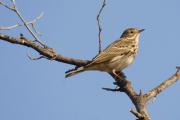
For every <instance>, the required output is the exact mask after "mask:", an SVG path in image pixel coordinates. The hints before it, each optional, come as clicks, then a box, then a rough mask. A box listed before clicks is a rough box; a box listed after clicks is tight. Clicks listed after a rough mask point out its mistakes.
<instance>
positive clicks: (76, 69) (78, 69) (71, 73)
mask: <svg viewBox="0 0 180 120" xmlns="http://www.w3.org/2000/svg"><path fill="white" fill-rule="evenodd" d="M83 71H84V67H83V66H82V67H78V68H75V69H71V70H68V71H66V73H65V77H66V78H67V77H71V76H73V75H76V74H78V73H80V72H83Z"/></svg>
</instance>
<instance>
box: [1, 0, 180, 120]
mask: <svg viewBox="0 0 180 120" xmlns="http://www.w3.org/2000/svg"><path fill="white" fill-rule="evenodd" d="M12 2H13V7H9V6H8V5H6V4H4V3H2V2H0V5H3V6H4V7H6V8H8V9H10V10H12V11H14V12H16V14H17V15H18V16H19V18H20V19H21V20H22V22H23V24H24V26H25V27H26V28H27V29H28V30H29V32H30V33H31V35H32V36H33V37H34V38H35V41H34V40H29V39H26V38H25V37H24V36H23V35H21V36H20V37H18V38H15V37H11V36H8V35H4V34H0V40H3V41H6V42H9V43H12V44H18V45H22V46H26V47H30V48H32V49H34V50H35V51H37V52H38V53H39V54H40V57H37V58H33V57H31V56H29V58H30V59H32V60H39V59H41V58H46V59H49V60H55V61H58V62H62V63H66V64H71V65H75V66H83V65H86V64H88V63H89V62H90V61H89V60H80V59H74V58H70V57H66V56H63V55H60V54H58V53H57V52H56V51H55V50H54V49H53V48H50V47H48V46H47V45H44V44H43V43H41V42H40V40H39V38H38V37H37V36H36V34H35V33H34V32H33V31H32V30H31V29H30V27H29V26H28V25H29V24H28V22H27V21H25V20H24V18H23V17H22V16H21V14H20V13H19V11H18V9H17V6H16V4H15V0H12ZM105 5H106V0H104V2H103V5H102V7H101V9H100V11H99V13H98V15H97V21H98V27H99V52H101V41H102V38H101V31H102V28H101V25H100V20H99V17H100V14H101V12H102V10H103V8H104V7H105ZM13 27H14V26H13ZM116 73H117V74H118V76H117V75H114V74H113V73H109V74H110V75H111V76H112V77H113V79H114V81H115V82H114V84H115V85H116V86H118V88H116V89H111V88H104V90H108V91H120V92H124V93H126V95H127V96H128V97H129V98H130V100H131V101H132V103H133V104H134V106H135V108H136V109H131V110H130V112H131V113H132V114H133V115H135V116H136V117H137V118H138V120H150V117H149V115H148V112H147V109H146V105H147V102H148V101H149V100H150V99H151V98H153V97H155V96H157V95H158V94H159V93H160V92H162V91H163V90H165V89H166V88H167V87H169V86H170V85H172V84H173V83H175V82H176V81H177V80H178V79H180V67H177V71H176V73H175V74H174V75H172V76H171V77H170V78H169V79H167V80H166V81H164V82H162V83H161V84H160V85H158V86H157V87H155V88H153V89H152V90H150V91H149V92H147V93H145V94H142V92H141V91H140V93H137V92H136V91H135V90H134V88H133V86H132V85H131V82H130V81H129V80H127V79H126V76H125V75H124V74H123V73H122V72H121V71H116Z"/></svg>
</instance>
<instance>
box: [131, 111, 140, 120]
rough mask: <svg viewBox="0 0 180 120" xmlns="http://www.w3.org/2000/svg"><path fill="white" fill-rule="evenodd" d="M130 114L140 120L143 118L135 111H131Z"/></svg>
mask: <svg viewBox="0 0 180 120" xmlns="http://www.w3.org/2000/svg"><path fill="white" fill-rule="evenodd" d="M130 112H131V113H132V114H133V115H135V116H136V117H137V118H140V119H142V118H143V116H142V115H141V113H139V112H137V111H136V110H133V109H131V110H130Z"/></svg>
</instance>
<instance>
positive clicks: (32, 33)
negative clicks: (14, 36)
mask: <svg viewBox="0 0 180 120" xmlns="http://www.w3.org/2000/svg"><path fill="white" fill-rule="evenodd" d="M12 2H13V7H14V12H15V13H16V14H17V15H18V17H19V18H20V19H21V21H22V22H23V24H24V26H25V27H26V28H27V30H28V31H29V32H30V34H31V35H32V36H33V37H34V38H35V41H36V42H38V43H39V44H40V45H42V46H43V47H47V46H46V45H45V44H44V43H42V42H41V40H40V39H39V38H38V37H37V36H36V34H35V33H34V32H33V31H32V30H31V28H30V27H29V26H28V24H27V22H26V20H25V19H24V18H23V16H22V15H21V13H20V12H19V10H18V8H17V6H16V2H15V0H12Z"/></svg>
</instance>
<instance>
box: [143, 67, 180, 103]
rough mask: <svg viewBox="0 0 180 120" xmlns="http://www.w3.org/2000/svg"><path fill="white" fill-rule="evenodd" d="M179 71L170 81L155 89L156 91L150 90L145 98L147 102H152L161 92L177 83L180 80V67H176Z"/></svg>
mask: <svg viewBox="0 0 180 120" xmlns="http://www.w3.org/2000/svg"><path fill="white" fill-rule="evenodd" d="M176 68H177V71H176V73H175V74H174V75H172V76H171V77H170V78H169V79H167V80H166V81H164V82H162V83H161V84H160V85H159V86H157V87H155V88H154V89H152V90H150V91H149V92H148V93H147V94H145V97H146V98H147V100H150V99H151V98H153V97H156V96H157V95H158V94H159V93H160V92H162V91H163V90H165V89H166V88H168V87H169V86H170V85H172V84H173V83H175V82H176V81H178V80H179V79H180V67H176Z"/></svg>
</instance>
